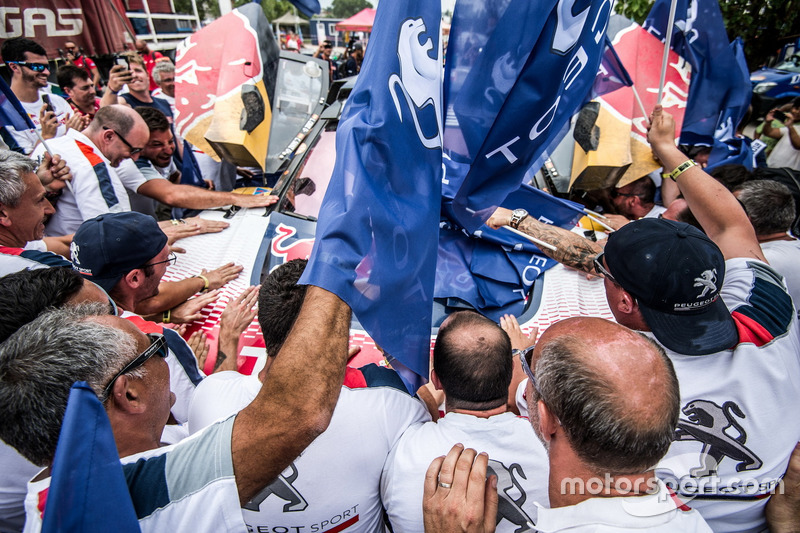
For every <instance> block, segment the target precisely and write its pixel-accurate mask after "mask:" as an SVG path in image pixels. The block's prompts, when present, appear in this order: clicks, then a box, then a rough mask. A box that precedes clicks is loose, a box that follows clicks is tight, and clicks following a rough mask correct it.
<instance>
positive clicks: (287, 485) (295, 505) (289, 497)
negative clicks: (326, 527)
mask: <svg viewBox="0 0 800 533" xmlns="http://www.w3.org/2000/svg"><path fill="white" fill-rule="evenodd" d="M287 470H291V471H292V473H291V474H290V475H288V476H284V475H283V474H281V475H279V476H278V478H277V479H276V480H275V481H273V482H272V483H270V484H269V485H268V486H266V487H265V488H264V490H262V491H261V492H259V493H258V494H257V495H256V497H255V498H253V499H252V500H250V501H249V502H247V503H246V504H245V505H244V506H243V507H244V508H245V509H248V510H250V511H256V512H257V511H258V510H259V508H260V507H261V502H263V501H264V500H266V499H267V498H268V497H269V496H271V495H273V494H274V495H275V496H277V497H278V498H280V499H282V500H284V501H285V502H287V503H286V505H284V506H283V512H284V513H291V512H297V511H304V510H305V509H306V507H308V502H307V501H306V499H305V498H303V495H302V494H300V492H299V491H298V490H297V489H296V488H295V486H294V485H293V483H294V482H295V480H296V479H297V476H298V472H297V467H296V466H294V463H292V464H290V465H289V468H287ZM285 472H286V471H284V473H285Z"/></svg>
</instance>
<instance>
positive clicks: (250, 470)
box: [232, 286, 350, 503]
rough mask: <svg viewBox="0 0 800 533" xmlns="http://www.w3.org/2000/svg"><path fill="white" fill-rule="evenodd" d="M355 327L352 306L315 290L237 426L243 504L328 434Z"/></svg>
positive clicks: (235, 439) (235, 448)
mask: <svg viewBox="0 0 800 533" xmlns="http://www.w3.org/2000/svg"><path fill="white" fill-rule="evenodd" d="M349 327H350V309H349V307H348V306H347V304H345V303H344V302H343V301H342V300H340V299H339V297H338V296H336V295H335V294H333V293H330V292H328V291H326V290H324V289H321V288H318V287H314V286H310V287H309V288H308V292H307V293H306V298H305V301H304V303H303V308H302V309H301V311H300V314H299V316H298V317H297V320H296V321H295V324H294V327H293V328H292V330H291V332H290V333H289V336H288V338H287V339H286V342H285V343H284V344H283V347H282V348H281V350H280V353H279V354H278V356H277V357H276V359H275V362H274V363H273V365H272V366H271V367H270V371H269V376H268V378H267V380H266V382H265V383H264V386H263V387H262V388H261V391H260V392H259V394H258V396H257V397H256V398H255V400H253V402H252V403H250V405H248V406H247V407H245V408H244V409H243V410H242V411H241V412H240V413H239V415H238V416H237V417H236V421H235V422H234V426H233V438H232V455H233V468H234V474H235V476H236V485H237V488H238V490H239V499H240V501H241V502H242V503H245V502H247V501H249V500H250V499H251V498H252V497H253V496H254V495H255V494H257V493H258V491H260V490H261V489H262V488H263V487H265V486H266V485H268V484H269V483H270V482H272V481H273V480H274V479H275V477H276V476H277V475H278V474H280V472H281V471H282V470H283V469H285V468H286V467H287V466H288V465H289V464H290V463H291V462H292V461H293V460H294V459H295V458H296V457H297V455H299V454H300V452H302V451H303V450H304V449H305V448H306V447H307V446H308V445H309V444H310V443H311V442H312V441H313V440H314V439H315V438H316V437H317V436H318V435H319V434H320V433H322V432H323V431H325V429H326V428H327V426H328V424H329V423H330V419H331V416H332V415H333V409H334V407H335V406H336V401H337V399H338V397H339V391H340V390H341V386H342V381H343V379H344V368H345V364H346V363H347V357H348V347H347V343H348V333H349ZM265 450H268V451H269V456H268V458H266V459H265V458H264V451H265Z"/></svg>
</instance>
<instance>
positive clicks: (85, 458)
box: [42, 381, 139, 533]
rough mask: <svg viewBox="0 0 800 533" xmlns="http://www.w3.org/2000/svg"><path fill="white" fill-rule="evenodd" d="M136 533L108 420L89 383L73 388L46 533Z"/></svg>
mask: <svg viewBox="0 0 800 533" xmlns="http://www.w3.org/2000/svg"><path fill="white" fill-rule="evenodd" d="M108 531H114V532H115V533H117V532H123V533H124V532H134V531H135V532H138V531H139V522H138V520H137V518H136V511H134V508H133V503H132V502H131V497H130V493H129V492H128V485H127V483H126V482H125V475H124V474H123V473H122V465H121V464H120V462H119V454H118V453H117V445H116V444H115V443H114V435H113V434H112V433H111V423H110V422H109V421H108V415H106V411H105V409H104V408H103V405H102V404H101V403H100V400H98V399H97V396H96V395H95V393H94V391H92V389H91V388H90V387H89V385H88V384H87V383H86V382H85V381H79V382H77V383H75V384H74V385H73V386H72V390H71V391H70V393H69V401H68V402H67V411H66V413H65V414H64V422H63V423H62V424H61V434H60V435H59V437H58V446H57V447H56V456H55V459H54V460H53V471H52V480H51V482H50V489H49V491H48V493H47V504H46V507H45V512H44V523H43V524H42V532H43V533H55V532H60V533H64V532H74V533H78V532H80V533H106V532H108Z"/></svg>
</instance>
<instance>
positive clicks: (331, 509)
mask: <svg viewBox="0 0 800 533" xmlns="http://www.w3.org/2000/svg"><path fill="white" fill-rule="evenodd" d="M223 374H225V375H223ZM234 374H235V372H225V373H220V374H213V375H211V376H209V377H208V378H206V379H205V380H204V381H203V382H202V383H201V384H200V385H199V386H198V387H197V390H196V391H195V398H194V400H193V401H192V406H191V409H190V413H189V427H190V429H191V430H192V431H195V430H197V428H198V427H199V426H200V425H202V423H205V422H202V423H198V420H199V419H202V420H204V421H211V420H217V419H219V418H220V417H223V416H225V415H226V414H228V415H229V414H230V412H228V413H225V412H224V411H225V410H233V412H236V411H238V410H240V409H242V408H243V407H245V406H246V405H247V404H248V403H250V401H251V400H252V398H251V396H252V397H255V395H256V394H258V390H256V387H255V382H254V381H253V379H252V378H251V377H248V376H241V375H240V376H238V377H237V376H235V375H234ZM218 376H220V377H218ZM267 379H269V374H267ZM240 387H241V389H240ZM398 387H402V383H401V382H400V380H399V378H398V377H397V376H396V374H395V373H394V371H392V370H389V369H387V368H382V367H378V366H377V365H367V366H366V367H363V368H361V369H359V370H355V369H352V368H348V369H347V372H346V375H345V383H344V386H343V387H342V390H341V393H340V395H339V401H338V402H337V404H336V409H335V410H334V412H333V417H332V418H331V423H330V425H329V426H328V429H327V430H325V432H324V433H322V435H320V436H319V437H317V438H316V440H314V442H312V443H311V445H310V446H309V447H308V448H306V449H305V450H304V451H303V453H302V454H300V457H298V458H297V459H295V461H294V462H293V463H292V464H291V465H290V466H289V467H288V468H287V469H286V470H284V471H283V472H282V473H281V475H280V476H278V479H276V480H275V481H274V482H273V483H272V484H270V485H269V486H268V487H266V488H264V489H263V490H262V491H261V492H260V493H259V494H258V495H257V496H256V497H255V498H253V500H251V501H250V502H248V503H247V504H245V506H244V508H243V509H242V513H243V515H244V520H245V523H246V524H247V526H248V529H249V530H250V531H254V532H257V531H269V532H273V531H292V532H294V531H300V532H308V533H311V532H316V533H323V532H325V531H331V530H333V531H347V533H353V532H376V531H381V530H382V509H383V508H382V506H381V500H380V494H379V492H380V491H379V487H380V475H381V470H382V468H383V465H384V462H385V460H386V457H387V456H388V454H389V451H390V449H391V447H392V445H393V444H394V443H395V442H396V441H397V439H399V438H400V435H401V434H402V433H403V431H404V430H405V429H406V428H407V427H408V426H410V425H411V424H415V423H419V422H424V421H428V420H430V415H429V414H428V411H427V409H426V408H425V406H424V404H423V403H422V402H421V401H419V400H418V399H417V398H415V397H412V396H410V395H409V394H408V393H407V392H406V391H405V390H400V388H398ZM236 403H238V405H236ZM198 417H199V418H198ZM265 453H268V451H265Z"/></svg>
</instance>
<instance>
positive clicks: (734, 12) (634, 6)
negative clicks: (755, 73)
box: [616, 0, 800, 70]
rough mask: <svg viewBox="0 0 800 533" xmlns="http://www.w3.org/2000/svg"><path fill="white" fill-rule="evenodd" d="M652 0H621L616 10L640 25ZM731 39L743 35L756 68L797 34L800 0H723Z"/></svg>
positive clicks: (747, 51)
mask: <svg viewBox="0 0 800 533" xmlns="http://www.w3.org/2000/svg"><path fill="white" fill-rule="evenodd" d="M652 5H653V0H620V1H619V2H617V4H616V11H617V13H620V14H622V15H624V16H626V17H628V18H631V19H633V20H635V21H636V22H638V23H639V24H641V23H642V22H644V19H645V18H647V14H648V13H649V12H650V7H651V6H652ZM719 7H720V11H722V18H723V19H724V20H725V28H726V29H727V30H728V39H729V40H733V39H735V38H736V37H741V38H742V39H743V40H744V52H745V55H746V56H747V63H748V66H749V67H750V68H751V70H752V69H755V68H756V67H758V66H759V65H762V64H764V63H765V62H767V60H768V59H769V57H770V56H776V55H777V53H778V51H779V50H780V48H781V47H782V46H783V45H784V44H786V43H788V42H789V41H790V40H791V39H796V38H797V37H798V33H800V32H798V28H800V0H721V1H720V4H719Z"/></svg>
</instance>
